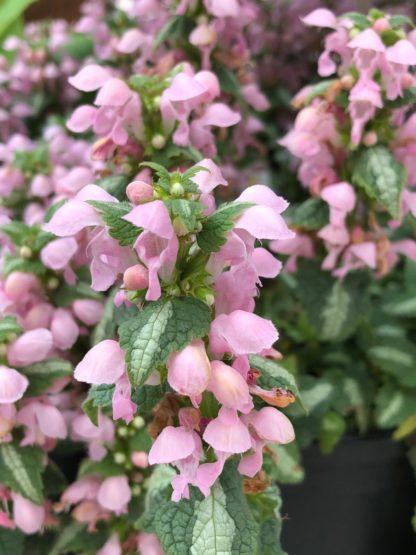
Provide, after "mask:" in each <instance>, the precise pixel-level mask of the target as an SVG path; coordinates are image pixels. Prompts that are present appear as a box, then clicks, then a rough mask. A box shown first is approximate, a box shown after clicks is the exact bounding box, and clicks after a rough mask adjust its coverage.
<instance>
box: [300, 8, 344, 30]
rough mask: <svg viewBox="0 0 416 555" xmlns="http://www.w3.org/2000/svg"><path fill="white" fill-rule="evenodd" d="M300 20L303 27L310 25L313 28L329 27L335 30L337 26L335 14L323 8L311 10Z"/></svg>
mask: <svg viewBox="0 0 416 555" xmlns="http://www.w3.org/2000/svg"><path fill="white" fill-rule="evenodd" d="M301 19H302V21H303V23H304V24H305V25H311V26H313V27H329V28H332V29H336V28H337V26H338V22H337V18H336V16H335V14H334V13H333V12H331V11H330V10H327V9H325V8H318V9H316V10H313V11H312V12H310V13H309V14H308V15H305V17H302V18H301Z"/></svg>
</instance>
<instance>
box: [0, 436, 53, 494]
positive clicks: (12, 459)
mask: <svg viewBox="0 0 416 555" xmlns="http://www.w3.org/2000/svg"><path fill="white" fill-rule="evenodd" d="M42 472H43V452H42V451H41V449H39V448H38V447H32V446H31V447H20V446H18V445H14V444H13V443H3V444H2V445H0V476H1V482H2V483H3V484H4V485H6V486H7V487H9V488H10V489H11V490H12V491H15V492H16V493H19V494H20V495H21V496H22V497H26V499H29V500H30V501H32V502H33V503H36V504H37V505H40V504H41V503H42V500H43V495H42V490H43V486H42V476H41V474H42Z"/></svg>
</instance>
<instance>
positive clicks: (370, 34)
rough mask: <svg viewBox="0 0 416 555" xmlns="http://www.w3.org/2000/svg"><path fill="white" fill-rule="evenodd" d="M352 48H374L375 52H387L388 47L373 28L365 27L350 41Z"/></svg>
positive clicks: (349, 44)
mask: <svg viewBox="0 0 416 555" xmlns="http://www.w3.org/2000/svg"><path fill="white" fill-rule="evenodd" d="M348 46H349V47H350V48H361V49H363V50H373V51H374V52H385V51H386V47H385V46H384V43H383V41H382V40H381V38H380V36H379V35H378V34H377V33H376V32H375V31H374V30H373V29H364V31H361V33H359V34H358V35H357V36H356V37H354V38H353V39H352V40H350V42H349V43H348Z"/></svg>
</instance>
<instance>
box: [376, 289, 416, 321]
mask: <svg viewBox="0 0 416 555" xmlns="http://www.w3.org/2000/svg"><path fill="white" fill-rule="evenodd" d="M382 308H383V312H385V313H386V314H389V315H390V316H398V317H402V318H414V317H415V316H416V295H415V294H414V292H413V291H406V292H404V293H402V294H400V295H397V296H396V297H394V298H392V299H390V300H389V302H387V303H386V304H385V305H383V307H382Z"/></svg>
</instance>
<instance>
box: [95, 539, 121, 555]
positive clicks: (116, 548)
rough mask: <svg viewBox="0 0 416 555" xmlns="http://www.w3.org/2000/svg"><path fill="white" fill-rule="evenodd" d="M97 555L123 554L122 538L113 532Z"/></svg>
mask: <svg viewBox="0 0 416 555" xmlns="http://www.w3.org/2000/svg"><path fill="white" fill-rule="evenodd" d="M96 555H122V550H121V545H120V540H119V539H118V535H117V534H111V536H110V538H109V539H108V540H107V541H106V542H105V544H104V545H103V546H102V548H101V549H99V550H98V551H97V553H96Z"/></svg>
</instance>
